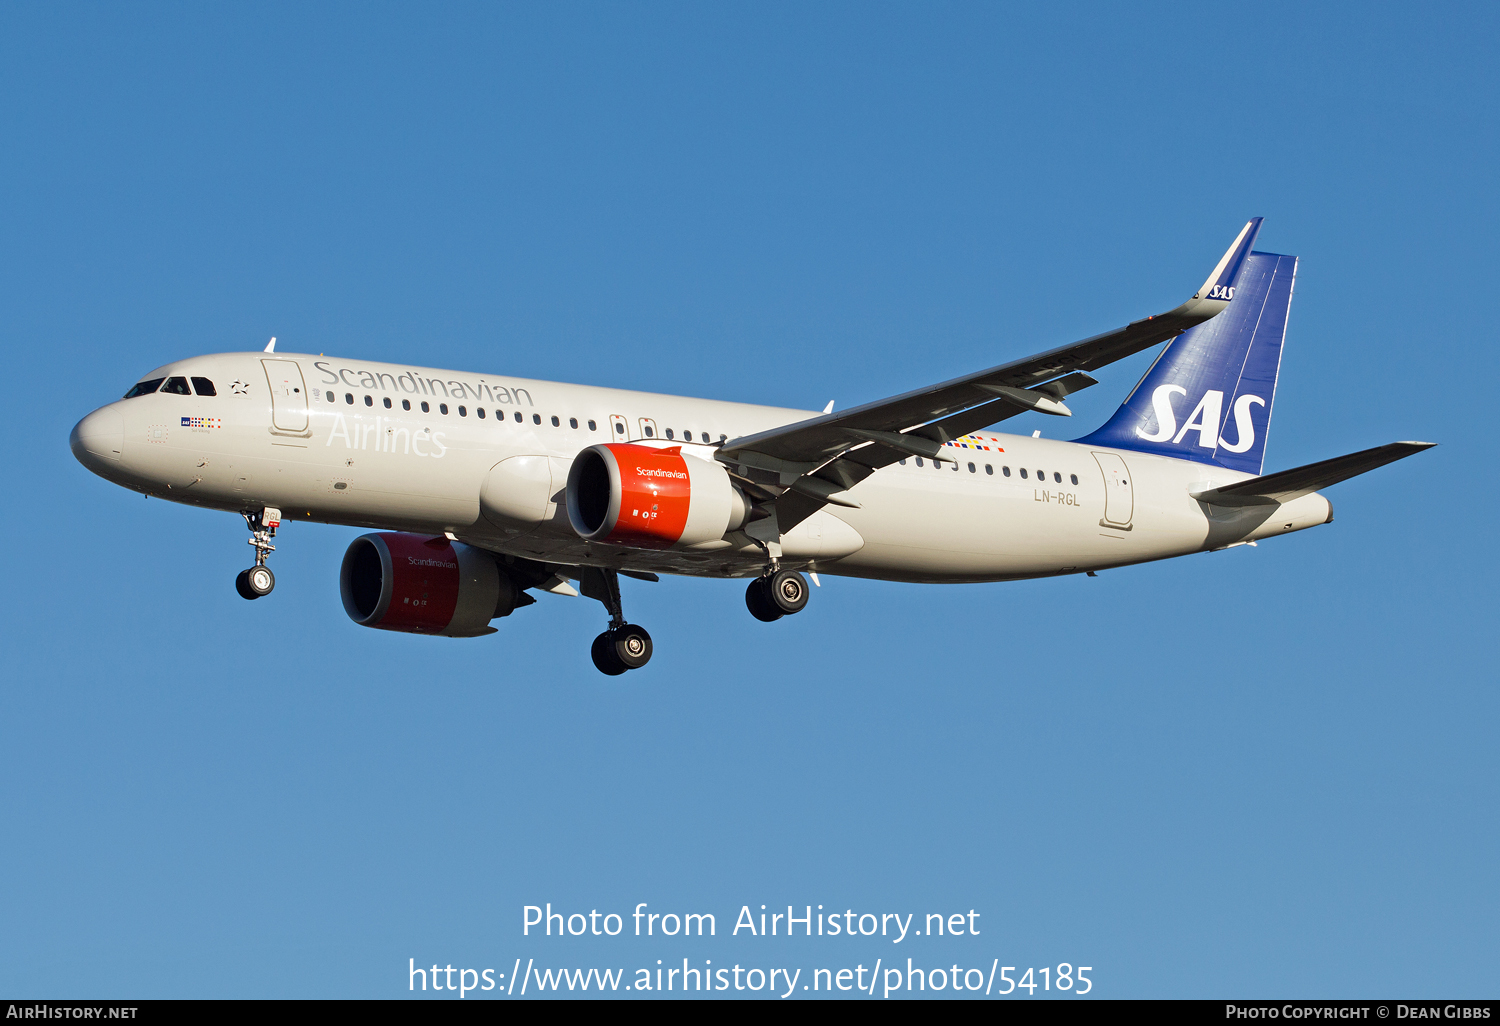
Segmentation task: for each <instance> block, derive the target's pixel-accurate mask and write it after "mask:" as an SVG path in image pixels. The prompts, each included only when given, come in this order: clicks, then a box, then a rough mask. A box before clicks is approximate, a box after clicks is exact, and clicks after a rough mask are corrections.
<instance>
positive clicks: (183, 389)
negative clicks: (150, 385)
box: [161, 378, 193, 395]
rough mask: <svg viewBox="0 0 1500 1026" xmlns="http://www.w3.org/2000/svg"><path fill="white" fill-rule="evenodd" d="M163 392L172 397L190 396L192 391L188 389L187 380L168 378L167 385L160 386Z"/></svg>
mask: <svg viewBox="0 0 1500 1026" xmlns="http://www.w3.org/2000/svg"><path fill="white" fill-rule="evenodd" d="M161 390H162V391H163V392H171V393H172V394H173V395H192V394H193V390H192V389H190V388H188V383H187V378H168V379H167V383H166V384H165V385H163V386H161Z"/></svg>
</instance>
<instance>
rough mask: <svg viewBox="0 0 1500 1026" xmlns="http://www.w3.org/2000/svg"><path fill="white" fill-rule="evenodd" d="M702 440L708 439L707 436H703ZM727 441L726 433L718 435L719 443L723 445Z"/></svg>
mask: <svg viewBox="0 0 1500 1026" xmlns="http://www.w3.org/2000/svg"><path fill="white" fill-rule="evenodd" d="M704 440H705V441H707V440H708V436H707V435H705V436H704ZM727 441H729V436H728V435H720V436H719V444H720V445H723V444H724V443H725V442H727Z"/></svg>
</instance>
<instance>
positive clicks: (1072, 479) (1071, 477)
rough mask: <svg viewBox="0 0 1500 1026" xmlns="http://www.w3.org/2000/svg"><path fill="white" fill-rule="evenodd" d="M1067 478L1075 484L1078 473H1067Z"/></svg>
mask: <svg viewBox="0 0 1500 1026" xmlns="http://www.w3.org/2000/svg"><path fill="white" fill-rule="evenodd" d="M1068 480H1070V481H1072V482H1073V483H1074V484H1077V483H1078V475H1077V474H1069V475H1068Z"/></svg>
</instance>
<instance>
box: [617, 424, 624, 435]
mask: <svg viewBox="0 0 1500 1026" xmlns="http://www.w3.org/2000/svg"><path fill="white" fill-rule="evenodd" d="M624 433H625V425H624V424H621V423H620V422H619V421H615V434H617V435H623V434H624Z"/></svg>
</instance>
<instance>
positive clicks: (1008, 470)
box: [1000, 467, 1010, 477]
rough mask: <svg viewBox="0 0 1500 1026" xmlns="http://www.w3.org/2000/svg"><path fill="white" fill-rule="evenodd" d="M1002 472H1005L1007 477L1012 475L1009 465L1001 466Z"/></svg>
mask: <svg viewBox="0 0 1500 1026" xmlns="http://www.w3.org/2000/svg"><path fill="white" fill-rule="evenodd" d="M1000 473H1002V474H1004V475H1005V476H1006V477H1010V468H1009V467H1001V468H1000Z"/></svg>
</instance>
